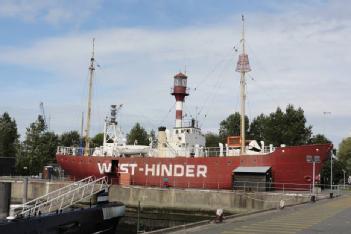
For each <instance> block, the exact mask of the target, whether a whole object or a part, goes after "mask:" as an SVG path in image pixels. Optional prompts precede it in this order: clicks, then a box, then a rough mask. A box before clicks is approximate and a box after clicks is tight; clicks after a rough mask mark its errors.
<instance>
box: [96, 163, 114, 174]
mask: <svg viewBox="0 0 351 234" xmlns="http://www.w3.org/2000/svg"><path fill="white" fill-rule="evenodd" d="M111 166H112V165H111V163H98V168H99V172H100V174H105V173H108V172H111Z"/></svg>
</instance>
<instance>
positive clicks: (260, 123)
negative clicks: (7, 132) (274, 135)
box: [249, 114, 268, 141]
mask: <svg viewBox="0 0 351 234" xmlns="http://www.w3.org/2000/svg"><path fill="white" fill-rule="evenodd" d="M267 120H268V118H267V116H265V115H264V114H260V115H259V116H257V117H256V118H254V119H253V121H252V122H251V124H250V131H249V137H250V139H251V140H256V141H262V140H264V139H265V136H264V133H265V132H266V125H267Z"/></svg>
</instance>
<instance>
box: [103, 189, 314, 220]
mask: <svg viewBox="0 0 351 234" xmlns="http://www.w3.org/2000/svg"><path fill="white" fill-rule="evenodd" d="M109 198H110V201H121V202H123V203H124V204H126V205H128V206H137V205H138V202H139V201H140V204H141V206H143V207H149V208H165V209H181V210H199V211H210V210H216V209H218V208H222V209H224V210H225V211H227V212H232V213H242V212H252V211H258V210H266V209H274V208H279V205H280V201H281V200H283V201H284V205H285V206H289V205H295V204H300V203H304V202H308V201H310V196H309V194H306V193H304V194H301V193H277V192H255V193H254V192H244V191H229V190H198V189H169V188H165V189H163V188H150V187H149V188H145V187H136V186H133V187H123V186H118V185H114V186H111V187H110V195H109Z"/></svg>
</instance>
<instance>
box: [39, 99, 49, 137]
mask: <svg viewBox="0 0 351 234" xmlns="http://www.w3.org/2000/svg"><path fill="white" fill-rule="evenodd" d="M39 107H40V115H41V116H42V117H43V119H44V124H45V127H47V129H48V130H49V125H48V122H47V119H46V115H45V110H44V103H43V102H40V104H39Z"/></svg>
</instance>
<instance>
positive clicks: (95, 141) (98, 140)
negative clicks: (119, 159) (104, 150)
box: [91, 132, 104, 147]
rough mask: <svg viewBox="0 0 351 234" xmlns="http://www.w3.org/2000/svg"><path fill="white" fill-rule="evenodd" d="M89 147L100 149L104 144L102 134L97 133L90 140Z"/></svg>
mask: <svg viewBox="0 0 351 234" xmlns="http://www.w3.org/2000/svg"><path fill="white" fill-rule="evenodd" d="M91 142H92V144H91V147H100V146H102V145H103V143H104V133H102V132H101V133H98V134H96V135H95V136H94V137H93V138H92V139H91Z"/></svg>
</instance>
